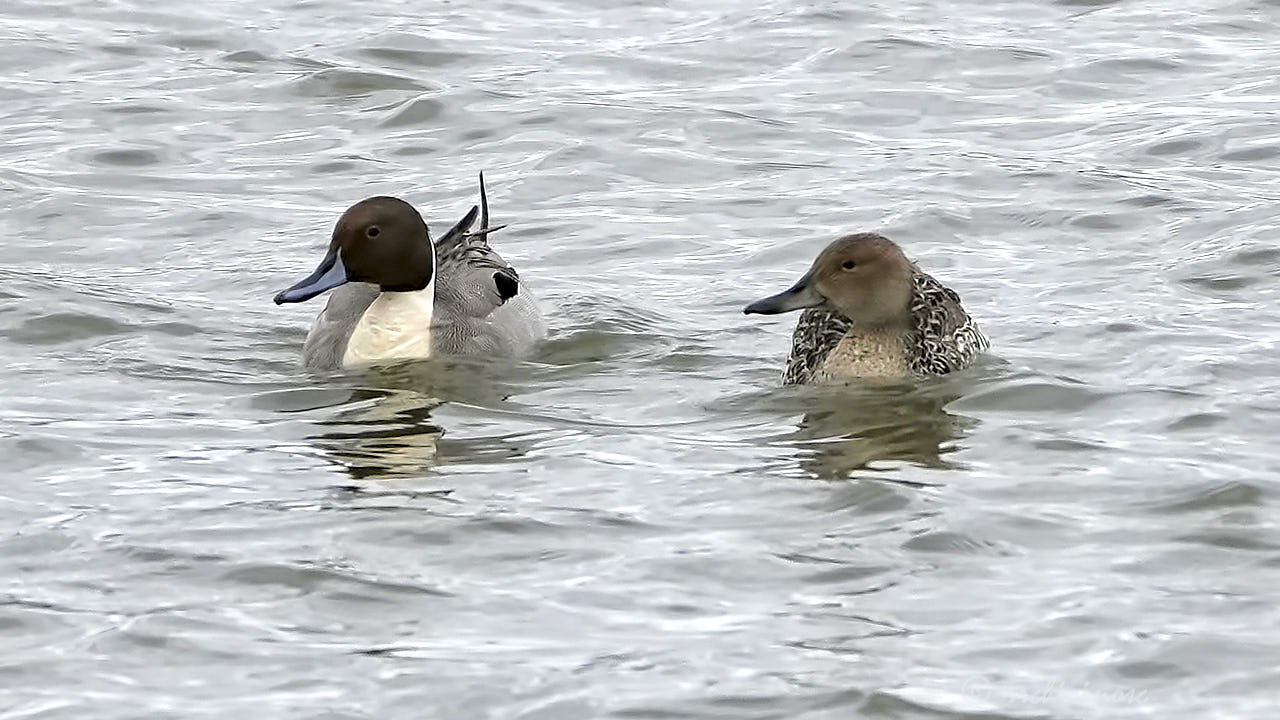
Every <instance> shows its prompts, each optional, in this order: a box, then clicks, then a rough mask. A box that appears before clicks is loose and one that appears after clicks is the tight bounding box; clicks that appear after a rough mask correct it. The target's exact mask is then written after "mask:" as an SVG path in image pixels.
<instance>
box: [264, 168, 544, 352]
mask: <svg viewBox="0 0 1280 720" xmlns="http://www.w3.org/2000/svg"><path fill="white" fill-rule="evenodd" d="M477 212H478V213H479V216H480V229H479V230H478V231H476V232H470V229H471V226H472V225H474V224H475V221H476V215H477ZM498 229H500V228H491V227H489V201H488V198H487V197H486V194H485V188H484V175H483V173H482V174H481V175H480V207H479V208H478V209H477V208H476V207H472V208H471V210H470V212H468V213H467V214H466V216H465V217H463V218H462V220H459V221H458V223H457V224H456V225H454V226H453V227H452V228H450V229H449V231H448V232H446V233H445V234H444V235H443V236H442V237H441V238H440V240H439V241H438V242H435V241H433V240H432V238H431V233H430V231H429V230H428V229H427V225H426V223H425V222H423V220H422V216H421V215H419V214H418V211H417V210H415V209H414V207H413V206H412V205H410V204H409V203H407V202H405V201H403V200H400V199H399V198H394V197H372V198H369V199H367V200H362V201H360V202H358V203H356V204H355V205H353V206H351V208H350V209H348V210H347V211H346V212H345V213H343V214H342V217H341V218H339V220H338V224H337V225H336V226H335V227H334V229H333V239H332V240H331V241H330V243H329V250H328V252H327V253H326V254H325V256H324V259H323V260H321V261H320V266H319V267H318V268H316V271H315V272H313V273H312V274H311V275H309V276H308V277H306V278H304V279H303V280H301V281H299V282H298V283H296V284H294V285H293V286H291V287H289V288H288V289H286V290H283V291H281V292H280V293H278V294H277V295H276V296H275V302H276V304H277V305H279V304H282V303H294V302H303V301H305V300H309V299H311V298H313V297H315V296H317V295H319V294H321V293H323V292H325V291H326V290H333V292H332V293H331V294H330V295H329V301H328V303H327V304H326V305H325V307H324V309H323V310H321V311H320V314H319V315H318V316H316V320H315V324H314V325H313V326H312V327H311V332H310V333H308V334H307V339H306V342H305V343H304V344H303V347H302V363H303V366H304V367H306V368H310V369H315V370H333V369H337V368H342V367H357V366H362V365H369V364H374V363H378V362H383V361H394V360H407V359H420V358H426V357H431V356H436V355H479V356H489V357H512V356H518V355H522V354H524V353H526V352H528V351H529V350H530V349H532V348H533V347H534V346H535V345H536V344H537V343H538V342H539V341H540V340H542V339H543V338H545V337H546V334H547V329H546V324H545V322H544V321H543V319H542V314H541V312H540V311H539V310H538V305H537V301H536V300H535V299H534V297H533V295H532V293H530V292H529V289H528V287H526V285H525V283H524V281H523V280H521V279H520V276H519V275H518V274H517V273H516V270H515V268H513V267H511V266H510V265H509V264H507V262H506V261H504V260H503V259H502V257H501V256H500V255H498V253H497V252H495V251H494V250H493V248H491V247H489V243H488V235H489V233H492V232H493V231H495V230H498Z"/></svg>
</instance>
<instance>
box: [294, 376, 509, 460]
mask: <svg viewBox="0 0 1280 720" xmlns="http://www.w3.org/2000/svg"><path fill="white" fill-rule="evenodd" d="M508 370H509V368H506V366H504V365H503V364H502V363H494V362H483V361H479V360H469V359H448V360H444V359H441V360H428V361H418V362H409V363H403V364H399V365H392V366H385V367H376V368H370V369H367V370H364V371H362V372H360V373H359V374H358V375H354V376H352V377H351V379H352V380H353V381H356V382H359V383H360V386H359V387H353V388H351V390H350V393H351V394H350V396H349V398H348V399H347V400H345V401H344V402H342V403H341V405H340V406H339V407H338V408H336V412H335V413H333V414H332V415H331V416H330V417H328V418H325V419H323V420H320V421H319V422H318V425H319V426H320V427H321V428H323V429H324V432H321V433H319V434H316V435H312V436H311V437H310V438H309V439H310V440H311V441H312V442H313V443H315V445H316V446H317V447H318V448H319V449H320V450H322V451H323V452H324V454H325V455H326V456H327V457H329V458H331V459H332V460H334V461H336V462H337V463H338V464H340V465H341V466H342V467H343V468H344V469H345V470H346V471H347V473H348V474H349V475H351V477H352V478H353V479H355V480H382V479H394V478H413V477H421V476H422V474H423V473H424V472H426V471H428V470H430V469H431V468H432V467H435V466H437V465H439V464H441V463H445V462H451V461H457V462H472V463H474V462H495V461H501V460H506V459H510V458H512V457H517V456H520V455H522V454H524V453H525V452H527V451H528V445H529V442H527V441H522V440H521V439H520V438H521V436H518V435H517V436H504V437H500V438H490V437H476V438H466V439H460V438H446V435H447V431H446V430H445V428H444V427H443V426H442V425H441V424H440V423H439V422H438V421H436V420H435V419H433V417H432V413H434V412H435V411H436V410H437V409H438V408H440V407H441V406H442V405H444V404H445V403H446V402H462V403H467V404H471V405H478V406H482V407H483V406H491V405H494V404H497V403H501V402H502V401H503V400H504V399H506V397H507V394H508V390H507V387H508V386H507V383H506V382H505V379H504V377H505V372H507V371H508Z"/></svg>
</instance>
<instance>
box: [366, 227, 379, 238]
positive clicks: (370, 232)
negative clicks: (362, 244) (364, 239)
mask: <svg viewBox="0 0 1280 720" xmlns="http://www.w3.org/2000/svg"><path fill="white" fill-rule="evenodd" d="M380 232H382V230H380V229H378V226H377V225H370V226H369V228H368V229H367V230H365V231H364V234H365V235H366V236H368V237H371V238H376V237H378V233H380Z"/></svg>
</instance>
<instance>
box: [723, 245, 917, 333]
mask: <svg viewBox="0 0 1280 720" xmlns="http://www.w3.org/2000/svg"><path fill="white" fill-rule="evenodd" d="M911 275H912V266H911V261H910V260H908V259H907V256H906V255H903V254H902V250H901V248H899V247H898V246H897V245H895V244H894V243H893V241H891V240H889V239H888V238H886V237H884V236H882V235H877V234H875V233H855V234H853V235H846V236H844V237H842V238H840V239H838V240H836V241H834V242H832V243H831V244H830V245H828V246H827V247H826V249H824V250H823V251H822V252H821V253H819V255H818V258H817V259H816V260H814V261H813V265H812V266H811V267H810V268H809V272H807V273H805V275H804V277H802V278H800V281H799V282H797V283H796V284H795V285H793V286H791V288H790V289H788V290H784V291H783V292H781V293H778V294H777V295H773V296H771V297H767V298H764V299H763V300H757V301H755V302H753V303H751V304H750V305H748V306H747V307H746V308H745V309H744V310H743V312H745V313H747V314H748V315H749V314H751V313H760V314H762V315H774V314H777V313H784V312H790V311H792V310H801V309H803V308H810V307H818V306H825V307H828V308H831V309H832V310H835V311H837V312H839V313H840V314H841V315H844V316H845V317H847V318H849V319H850V320H852V321H853V323H854V325H856V326H859V327H864V328H873V327H894V326H899V325H902V326H905V325H907V324H908V323H910V320H911V282H912V280H911Z"/></svg>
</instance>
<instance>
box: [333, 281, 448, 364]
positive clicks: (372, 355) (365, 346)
mask: <svg viewBox="0 0 1280 720" xmlns="http://www.w3.org/2000/svg"><path fill="white" fill-rule="evenodd" d="M435 298H436V285H435V279H434V278H432V279H431V280H430V281H428V283H427V286H426V287H424V288H422V289H421V290H407V291H402V290H383V291H382V292H381V293H379V294H378V297H376V298H374V301H373V302H372V303H371V304H370V305H369V307H368V308H367V309H366V310H365V311H364V314H363V315H361V316H360V320H359V321H358V322H357V323H356V327H355V329H354V330H353V331H352V333H351V338H350V339H349V340H348V341H347V350H346V353H345V354H344V355H343V358H342V364H343V366H345V367H355V366H360V365H370V364H374V363H379V362H387V361H394V360H414V359H422V358H427V357H430V356H431V320H432V316H433V315H434V311H435Z"/></svg>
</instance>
